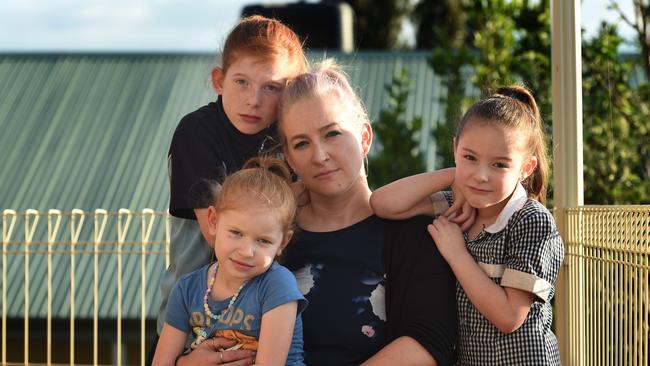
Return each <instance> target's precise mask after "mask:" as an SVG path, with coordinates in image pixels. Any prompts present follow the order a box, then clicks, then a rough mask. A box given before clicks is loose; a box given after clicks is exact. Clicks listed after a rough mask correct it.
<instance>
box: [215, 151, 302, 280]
mask: <svg viewBox="0 0 650 366" xmlns="http://www.w3.org/2000/svg"><path fill="white" fill-rule="evenodd" d="M290 182H291V176H290V174H289V169H288V168H287V166H286V164H285V163H284V162H283V161H281V160H279V159H276V158H271V157H258V158H253V159H250V160H249V161H248V162H246V164H245V165H244V167H243V168H242V169H241V170H239V171H237V172H235V173H233V174H231V175H229V176H228V177H226V179H225V181H224V183H223V185H222V186H221V188H220V189H219V191H218V193H217V198H216V200H215V203H214V206H212V207H210V208H209V210H208V221H209V227H210V234H211V235H215V237H216V239H215V243H214V251H215V254H216V256H217V259H218V260H219V263H220V267H219V268H220V270H221V268H226V269H225V270H226V271H228V272H231V274H233V273H234V274H236V275H239V276H241V277H247V278H252V277H255V276H256V275H259V274H261V273H264V271H266V270H267V269H268V268H269V266H270V265H271V263H272V262H273V260H274V259H275V258H276V257H277V256H278V255H280V254H281V252H282V250H283V249H284V248H285V247H286V245H287V243H288V242H289V240H290V239H291V236H292V235H293V223H294V218H295V215H296V201H295V197H294V194H293V192H292V190H291V187H290Z"/></svg>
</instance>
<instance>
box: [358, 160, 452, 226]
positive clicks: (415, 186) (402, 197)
mask: <svg viewBox="0 0 650 366" xmlns="http://www.w3.org/2000/svg"><path fill="white" fill-rule="evenodd" d="M453 181H454V168H447V169H441V170H436V171H433V172H427V173H421V174H417V175H412V176H410V177H406V178H402V179H399V180H396V181H394V182H392V183H389V184H387V185H385V186H383V187H381V188H379V189H377V190H376V191H374V192H373V193H372V196H370V206H371V207H372V209H373V210H374V211H375V214H377V215H378V216H381V217H385V218H388V219H398V220H399V219H406V218H409V217H413V216H416V215H428V216H433V214H434V212H433V205H432V204H431V200H430V199H429V196H430V195H431V194H433V193H435V192H438V191H441V190H443V189H444V188H447V187H449V186H451V184H452V183H453Z"/></svg>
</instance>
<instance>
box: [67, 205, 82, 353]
mask: <svg viewBox="0 0 650 366" xmlns="http://www.w3.org/2000/svg"><path fill="white" fill-rule="evenodd" d="M84 218H85V213H84V212H83V210H80V209H77V208H75V209H73V210H72V215H71V216H70V366H73V365H74V364H75V362H74V338H75V337H74V318H75V314H76V312H75V294H76V281H75V271H76V261H75V252H76V250H77V243H78V242H79V234H81V228H82V227H83V224H84Z"/></svg>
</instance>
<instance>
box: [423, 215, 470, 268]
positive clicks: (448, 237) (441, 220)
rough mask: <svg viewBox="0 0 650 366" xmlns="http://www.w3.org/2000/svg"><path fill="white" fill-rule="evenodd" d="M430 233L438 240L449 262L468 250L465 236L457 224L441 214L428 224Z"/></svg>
mask: <svg viewBox="0 0 650 366" xmlns="http://www.w3.org/2000/svg"><path fill="white" fill-rule="evenodd" d="M427 230H428V231H429V234H430V235H431V237H432V238H433V240H434V241H435V242H436V246H437V247H438V250H439V251H440V254H441V255H442V256H443V257H444V258H445V260H446V261H447V262H448V263H449V262H450V261H452V260H453V259H454V258H456V257H457V256H458V255H459V254H462V253H463V252H466V251H467V249H466V248H465V238H464V237H463V232H462V231H461V229H460V227H458V225H457V224H455V223H453V222H451V221H450V220H449V219H447V218H446V217H445V216H439V217H438V218H436V219H434V220H433V222H432V223H431V224H429V225H428V226H427Z"/></svg>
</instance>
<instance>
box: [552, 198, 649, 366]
mask: <svg viewBox="0 0 650 366" xmlns="http://www.w3.org/2000/svg"><path fill="white" fill-rule="evenodd" d="M566 215H567V216H566V218H567V225H568V226H567V233H568V234H567V235H566V236H567V237H566V238H565V245H566V249H567V250H566V257H565V260H564V264H565V266H566V270H567V272H566V282H567V283H566V286H567V295H568V296H567V299H566V300H567V301H566V304H567V310H568V314H565V316H564V317H563V318H564V319H568V322H569V324H566V329H567V330H568V332H569V334H568V337H567V338H568V343H569V344H568V345H567V347H566V348H565V349H567V350H568V352H569V355H565V356H567V357H566V359H567V360H569V362H570V364H572V365H649V364H650V363H649V362H648V361H649V360H648V355H649V354H648V345H649V344H650V330H649V328H650V321H649V314H650V291H649V287H648V282H649V281H650V276H649V273H650V206H584V207H579V208H572V209H568V210H567V211H566ZM559 300H560V299H558V301H559Z"/></svg>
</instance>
